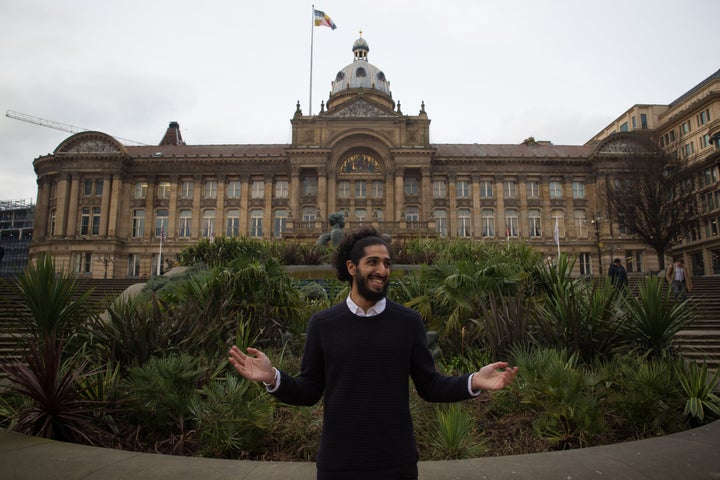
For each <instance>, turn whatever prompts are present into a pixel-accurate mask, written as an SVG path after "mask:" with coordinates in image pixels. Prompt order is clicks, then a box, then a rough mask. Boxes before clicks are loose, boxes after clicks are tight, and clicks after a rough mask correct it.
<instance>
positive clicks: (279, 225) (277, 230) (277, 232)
mask: <svg viewBox="0 0 720 480" xmlns="http://www.w3.org/2000/svg"><path fill="white" fill-rule="evenodd" d="M287 219H288V212H287V210H285V209H282V210H275V217H274V219H273V236H274V237H275V238H282V236H283V234H284V233H285V231H286V230H287Z"/></svg>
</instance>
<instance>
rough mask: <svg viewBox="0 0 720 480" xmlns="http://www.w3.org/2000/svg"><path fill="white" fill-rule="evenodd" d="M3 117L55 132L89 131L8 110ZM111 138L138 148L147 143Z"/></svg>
mask: <svg viewBox="0 0 720 480" xmlns="http://www.w3.org/2000/svg"><path fill="white" fill-rule="evenodd" d="M5 116H6V117H8V118H13V119H15V120H20V121H23V122H28V123H32V124H34V125H40V126H43V127H48V128H53V129H55V130H62V131H63V132H69V133H79V132H87V131H89V129H87V128H80V127H76V126H75V125H68V124H67V123H60V122H55V121H52V120H47V119H45V118H40V117H34V116H32V115H27V114H25V113H20V112H16V111H14V110H8V111H7V112H5ZM113 138H115V139H116V140H118V141H120V142H122V143H123V144H124V145H140V146H146V145H147V143H141V142H136V141H135V140H129V139H127V138H122V137H116V136H115V135H113Z"/></svg>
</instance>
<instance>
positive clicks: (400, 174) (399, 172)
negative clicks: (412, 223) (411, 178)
mask: <svg viewBox="0 0 720 480" xmlns="http://www.w3.org/2000/svg"><path fill="white" fill-rule="evenodd" d="M404 196H405V169H404V168H402V167H399V168H397V169H395V217H394V220H395V221H396V222H404V221H405V217H403V211H404V210H405V200H404Z"/></svg>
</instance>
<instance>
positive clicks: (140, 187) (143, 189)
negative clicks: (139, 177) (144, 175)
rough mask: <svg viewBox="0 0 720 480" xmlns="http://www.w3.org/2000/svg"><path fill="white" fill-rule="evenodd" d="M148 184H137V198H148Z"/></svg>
mask: <svg viewBox="0 0 720 480" xmlns="http://www.w3.org/2000/svg"><path fill="white" fill-rule="evenodd" d="M147 189H148V184H147V182H137V183H135V198H136V199H141V198H145V197H146V196H147Z"/></svg>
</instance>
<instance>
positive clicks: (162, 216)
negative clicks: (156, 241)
mask: <svg viewBox="0 0 720 480" xmlns="http://www.w3.org/2000/svg"><path fill="white" fill-rule="evenodd" d="M167 233H168V210H167V209H166V208H161V209H159V210H158V211H157V212H156V213H155V238H160V237H163V238H165V237H167Z"/></svg>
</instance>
